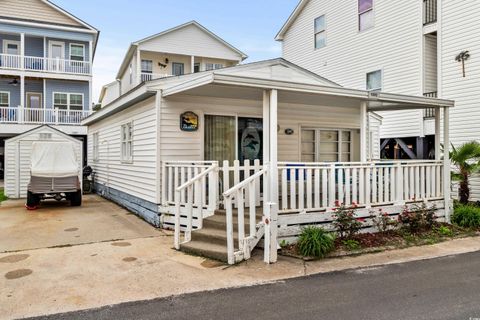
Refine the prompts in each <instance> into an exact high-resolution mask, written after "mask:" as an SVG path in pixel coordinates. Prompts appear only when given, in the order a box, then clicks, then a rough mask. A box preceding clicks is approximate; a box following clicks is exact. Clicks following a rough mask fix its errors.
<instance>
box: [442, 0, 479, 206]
mask: <svg viewBox="0 0 480 320" xmlns="http://www.w3.org/2000/svg"><path fill="white" fill-rule="evenodd" d="M479 16H480V3H479V2H477V1H455V0H443V1H442V7H441V20H440V21H441V38H442V40H441V45H440V47H439V49H440V50H441V60H439V61H438V63H439V64H441V70H442V77H441V79H440V83H439V87H440V88H439V89H440V90H439V93H440V97H441V98H445V99H452V100H455V108H451V109H450V139H451V142H452V143H453V144H454V145H456V146H459V145H461V144H462V143H465V142H469V141H472V140H476V141H479V140H480V131H479V129H478V123H480V89H479V88H480V63H479V60H478V53H479V52H480V41H478V30H480V20H479V19H478V17H479ZM463 50H469V51H470V54H471V58H470V59H469V60H467V61H466V62H465V72H466V77H465V78H464V77H463V74H462V65H461V63H460V62H457V61H455V57H456V56H457V55H458V54H459V53H460V52H461V51H463ZM470 185H471V186H472V190H471V198H470V200H472V201H479V200H480V177H479V176H478V175H476V176H475V177H473V178H472V179H470ZM453 194H454V195H456V192H454V193H453Z"/></svg>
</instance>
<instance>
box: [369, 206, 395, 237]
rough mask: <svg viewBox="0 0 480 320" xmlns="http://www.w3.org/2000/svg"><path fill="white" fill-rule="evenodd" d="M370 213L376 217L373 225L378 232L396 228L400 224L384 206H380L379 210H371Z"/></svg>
mask: <svg viewBox="0 0 480 320" xmlns="http://www.w3.org/2000/svg"><path fill="white" fill-rule="evenodd" d="M370 214H371V215H372V216H373V217H374V218H373V219H372V221H373V225H374V226H375V228H376V229H377V231H378V232H387V231H389V230H394V229H395V228H396V227H397V226H398V221H397V220H395V219H393V218H391V217H390V215H389V214H388V213H387V212H385V211H383V209H382V208H380V209H379V210H378V212H374V211H371V212H370Z"/></svg>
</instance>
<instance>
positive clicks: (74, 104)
mask: <svg viewBox="0 0 480 320" xmlns="http://www.w3.org/2000/svg"><path fill="white" fill-rule="evenodd" d="M98 35H99V31H98V30H96V29H95V28H93V27H92V26H90V25H89V24H87V23H85V22H84V21H82V20H80V19H79V18H77V17H75V16H73V15H72V14H70V13H68V12H67V11H65V10H63V9H62V8H60V7H58V6H56V5H55V4H53V3H52V2H50V1H47V0H22V1H18V0H0V162H1V163H2V164H1V165H2V166H3V159H2V157H3V145H4V140H5V139H8V138H10V137H12V136H16V135H18V134H21V133H23V132H26V131H28V130H31V129H33V128H35V127H37V126H38V125H42V124H48V125H52V126H54V127H55V128H57V129H59V130H61V131H63V132H65V133H67V134H69V135H73V136H76V137H78V138H79V139H84V138H85V136H86V134H87V129H86V127H84V126H81V125H80V122H81V120H82V119H83V118H85V117H86V116H87V115H89V114H90V112H91V105H92V104H91V101H92V62H93V57H94V54H95V48H96V44H97V39H98Z"/></svg>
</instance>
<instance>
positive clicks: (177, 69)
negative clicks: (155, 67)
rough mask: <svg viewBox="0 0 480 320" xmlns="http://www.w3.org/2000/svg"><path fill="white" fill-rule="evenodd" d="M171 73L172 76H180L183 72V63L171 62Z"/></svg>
mask: <svg viewBox="0 0 480 320" xmlns="http://www.w3.org/2000/svg"><path fill="white" fill-rule="evenodd" d="M172 74H173V75H174V76H181V75H184V74H185V65H184V64H183V63H178V62H173V63H172Z"/></svg>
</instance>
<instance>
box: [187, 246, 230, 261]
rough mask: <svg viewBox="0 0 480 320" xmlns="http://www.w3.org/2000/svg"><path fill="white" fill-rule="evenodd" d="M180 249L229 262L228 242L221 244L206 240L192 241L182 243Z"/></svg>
mask: <svg viewBox="0 0 480 320" xmlns="http://www.w3.org/2000/svg"><path fill="white" fill-rule="evenodd" d="M180 250H182V251H183V252H186V253H189V254H193V255H196V256H201V257H205V258H210V259H215V260H219V261H222V262H225V263H228V255H227V245H226V244H225V245H221V244H216V243H210V242H204V241H190V242H188V243H185V244H182V245H181V246H180Z"/></svg>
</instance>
